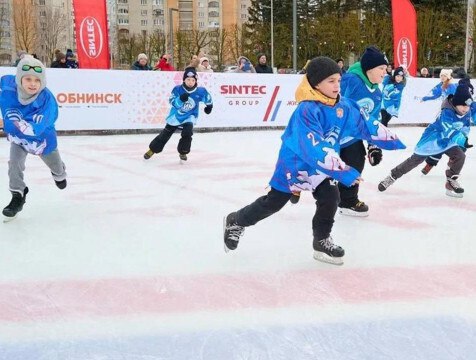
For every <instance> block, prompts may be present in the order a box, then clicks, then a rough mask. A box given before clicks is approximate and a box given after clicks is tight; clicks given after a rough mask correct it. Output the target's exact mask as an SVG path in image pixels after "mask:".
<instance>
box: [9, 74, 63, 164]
mask: <svg viewBox="0 0 476 360" xmlns="http://www.w3.org/2000/svg"><path fill="white" fill-rule="evenodd" d="M0 110H1V112H2V116H3V123H4V124H3V126H4V131H5V133H6V134H7V138H8V140H9V141H10V142H12V143H15V144H17V145H20V146H22V147H23V149H25V150H26V151H27V152H29V153H31V154H35V155H41V154H43V155H47V154H49V153H50V152H52V151H53V150H55V149H56V147H57V140H56V129H55V122H56V119H57V118H58V104H57V102H56V99H55V97H54V95H53V94H52V93H51V92H50V91H49V90H48V89H46V88H45V89H43V90H42V91H41V92H40V94H39V95H38V97H37V98H36V99H35V101H33V102H32V103H31V104H28V105H22V104H20V102H19V101H18V92H17V84H16V83H15V76H14V75H5V76H3V77H2V78H1V79H0Z"/></svg>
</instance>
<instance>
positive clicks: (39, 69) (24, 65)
mask: <svg viewBox="0 0 476 360" xmlns="http://www.w3.org/2000/svg"><path fill="white" fill-rule="evenodd" d="M45 70H46V68H45V65H43V63H42V62H41V61H40V60H38V59H35V58H34V57H33V56H31V55H25V57H24V58H23V59H21V60H20V62H19V63H18V65H17V74H16V77H15V82H16V84H17V91H18V101H19V102H20V104H22V105H28V104H31V103H32V102H33V101H35V100H36V98H37V97H38V95H39V94H40V92H41V91H42V90H43V89H44V88H45V87H46V76H45ZM27 75H33V76H36V77H37V78H38V79H40V81H41V87H40V90H39V91H38V92H37V93H36V94H35V95H29V94H27V93H26V92H25V90H23V87H22V86H21V79H22V78H23V77H24V76H27Z"/></svg>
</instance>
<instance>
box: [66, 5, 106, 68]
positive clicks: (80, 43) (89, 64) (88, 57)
mask: <svg viewBox="0 0 476 360" xmlns="http://www.w3.org/2000/svg"><path fill="white" fill-rule="evenodd" d="M73 10H74V26H75V30H76V47H77V50H78V60H79V65H80V67H81V68H82V69H109V67H110V56H109V37H108V33H107V10H106V1H90V0H73Z"/></svg>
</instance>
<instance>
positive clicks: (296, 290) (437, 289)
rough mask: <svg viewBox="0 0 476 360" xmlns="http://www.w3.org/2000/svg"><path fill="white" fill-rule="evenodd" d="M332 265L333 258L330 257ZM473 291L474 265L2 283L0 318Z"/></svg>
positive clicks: (470, 293) (351, 300)
mask: <svg viewBox="0 0 476 360" xmlns="http://www.w3.org/2000/svg"><path fill="white" fill-rule="evenodd" d="M329 266H330V265H329ZM474 295H476V265H459V266H458V265H454V266H435V267H421V268H374V269H345V268H338V267H333V268H331V269H326V270H322V269H321V270H308V271H299V272H291V273H279V272H277V273H269V274H252V273H251V274H250V273H243V274H233V275H217V274H213V275H197V276H182V277H180V276H171V277H152V278H131V279H98V280H87V281H86V280H85V281H43V282H25V283H3V284H0V321H11V322H20V321H39V320H54V319H59V318H61V319H64V318H68V317H78V316H79V317H81V316H115V315H128V314H147V313H187V312H193V311H214V310H236V309H245V308H251V309H253V308H254V309H260V308H261V309H262V308H275V307H289V306H297V305H317V304H332V303H367V302H391V301H412V300H422V299H428V298H451V297H461V296H462V297H464V296H474Z"/></svg>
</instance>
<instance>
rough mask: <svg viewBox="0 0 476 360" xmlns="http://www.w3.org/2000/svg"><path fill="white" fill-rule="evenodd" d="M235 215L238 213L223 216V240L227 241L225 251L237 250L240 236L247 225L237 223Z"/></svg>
mask: <svg viewBox="0 0 476 360" xmlns="http://www.w3.org/2000/svg"><path fill="white" fill-rule="evenodd" d="M235 215H236V213H231V214H228V216H225V217H224V218H223V241H224V243H225V252H228V251H230V250H235V249H236V248H237V247H238V242H239V241H240V237H241V236H242V235H243V233H244V232H245V227H244V226H240V225H238V224H237V223H236V220H235Z"/></svg>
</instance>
